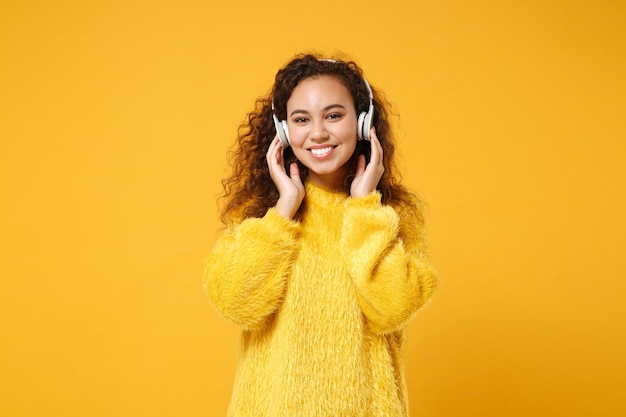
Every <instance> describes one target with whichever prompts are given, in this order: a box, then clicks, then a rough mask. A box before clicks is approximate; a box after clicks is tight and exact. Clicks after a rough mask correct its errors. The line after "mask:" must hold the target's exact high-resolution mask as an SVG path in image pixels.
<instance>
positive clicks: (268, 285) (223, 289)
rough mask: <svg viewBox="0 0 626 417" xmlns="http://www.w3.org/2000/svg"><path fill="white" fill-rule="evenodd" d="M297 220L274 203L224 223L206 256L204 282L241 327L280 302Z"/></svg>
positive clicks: (252, 325) (259, 321) (260, 319)
mask: <svg viewBox="0 0 626 417" xmlns="http://www.w3.org/2000/svg"><path fill="white" fill-rule="evenodd" d="M298 228H299V223H297V222H295V221H291V220H286V219H284V218H282V217H280V215H278V213H277V212H276V210H275V209H270V210H268V212H267V214H266V215H265V216H264V217H263V218H249V219H246V220H244V221H243V222H242V223H241V224H239V225H236V226H234V227H231V228H229V229H227V231H226V232H225V233H224V235H223V236H221V237H220V238H219V239H218V241H217V242H216V244H215V246H214V248H213V250H212V251H211V253H210V254H209V255H208V257H207V258H206V260H205V265H204V266H205V268H204V285H205V289H206V292H207V294H208V296H209V298H210V299H211V300H212V302H213V304H215V306H216V307H217V309H218V310H219V311H220V313H221V314H222V315H223V316H224V317H225V318H227V319H229V320H231V321H233V322H234V323H236V324H237V325H239V326H240V327H241V328H243V329H244V330H253V329H256V328H258V327H260V326H262V324H263V322H264V319H265V318H267V317H268V316H269V315H270V314H271V313H273V312H274V311H275V310H276V309H277V307H278V305H279V304H280V302H281V300H282V298H283V294H284V291H285V287H286V281H287V276H288V273H289V269H290V266H291V264H292V262H293V260H294V257H295V253H296V247H297V245H296V239H297V233H298Z"/></svg>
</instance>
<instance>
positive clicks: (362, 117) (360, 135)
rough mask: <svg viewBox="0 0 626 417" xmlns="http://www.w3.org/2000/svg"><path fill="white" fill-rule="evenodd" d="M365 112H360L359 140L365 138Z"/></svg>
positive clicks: (357, 133)
mask: <svg viewBox="0 0 626 417" xmlns="http://www.w3.org/2000/svg"><path fill="white" fill-rule="evenodd" d="M365 116H366V114H365V112H361V114H359V121H358V122H357V125H356V135H357V137H358V138H359V140H363V139H365V137H364V136H363V126H364V124H365Z"/></svg>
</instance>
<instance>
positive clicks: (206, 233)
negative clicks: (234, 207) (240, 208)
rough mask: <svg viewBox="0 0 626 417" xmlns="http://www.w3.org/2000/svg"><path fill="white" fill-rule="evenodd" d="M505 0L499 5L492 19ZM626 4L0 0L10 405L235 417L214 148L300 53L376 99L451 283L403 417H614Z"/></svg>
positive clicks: (414, 347) (0, 353)
mask: <svg viewBox="0 0 626 417" xmlns="http://www.w3.org/2000/svg"><path fill="white" fill-rule="evenodd" d="M505 3H506V4H505ZM625 12H626V6H624V4H623V3H622V2H618V1H595V2H591V1H556V0H555V1H539V0H532V1H526V2H511V3H510V4H509V3H508V2H501V1H495V0H494V1H484V0H478V1H449V0H447V1H439V2H431V1H405V0H403V1H399V0H390V1H386V2H383V3H382V4H381V3H380V2H375V1H371V0H370V1H364V0H361V1H353V0H349V1H343V2H336V1H333V2H330V1H326V0H320V1H318V2H305V3H301V2H279V1H264V2H247V1H246V2H243V1H236V0H235V1H227V2H210V1H193V0H180V1H171V0H164V1H159V2H150V1H133V0H129V1H120V0H116V1H107V2H84V1H69V0H58V1H53V2H50V1H43V0H40V1H24V2H16V1H14V2H9V1H6V0H5V1H1V2H0V138H1V147H0V173H1V196H2V204H1V206H0V210H1V216H0V234H1V236H2V239H1V242H2V243H1V245H2V246H1V247H0V277H1V284H0V316H1V319H0V338H1V341H0V415H2V416H11V417H17V416H20V417H21V416H46V417H53V416H63V417H73V416H90V417H97V416H134V417H137V416H151V417H154V416H176V415H183V416H188V417H191V416H219V415H224V411H225V409H226V406H227V403H228V399H229V396H230V390H231V384H232V380H233V374H234V370H235V365H236V351H237V337H238V334H237V329H236V328H235V327H234V326H233V325H231V324H229V323H227V322H226V321H224V320H223V319H222V318H220V317H219V316H218V315H217V313H216V311H215V310H214V309H213V308H212V306H211V305H210V303H209V301H208V300H207V298H206V297H205V295H204V294H203V292H202V285H201V272H202V264H201V260H202V257H203V256H204V255H205V254H206V253H207V252H208V251H209V250H210V248H211V245H212V243H213V241H214V239H215V237H216V231H217V229H218V228H219V227H220V225H219V223H218V220H217V212H216V204H215V200H216V196H217V194H219V192H220V179H221V178H222V177H223V176H224V173H225V169H226V156H225V155H226V150H227V148H228V146H229V145H230V143H232V140H233V139H234V136H235V132H236V128H237V125H238V123H239V122H241V121H242V120H243V117H244V115H245V113H246V112H247V111H248V110H250V109H251V108H252V103H253V101H254V99H255V98H256V97H257V96H259V95H262V94H264V93H266V92H267V90H268V89H269V88H270V86H271V84H272V81H273V76H274V74H275V72H276V70H277V69H278V68H279V67H280V66H281V65H283V64H284V63H285V62H286V61H287V60H288V59H289V58H290V57H291V56H292V54H293V53H296V52H301V51H307V50H310V49H315V50H318V51H322V52H326V53H332V52H333V51H335V50H338V51H343V52H345V53H347V54H349V55H350V56H351V57H352V58H354V59H355V60H357V61H358V62H359V63H360V64H361V65H362V66H363V68H364V69H365V74H366V76H367V78H368V80H369V81H370V82H371V84H373V85H375V86H377V87H379V88H381V89H382V90H384V91H385V93H386V94H387V96H388V98H389V99H390V101H391V102H392V103H393V104H394V105H395V109H396V111H397V113H398V114H399V115H400V117H399V119H397V120H396V126H397V129H398V137H399V142H400V151H401V157H402V160H401V164H400V165H401V167H402V168H403V171H404V173H405V181H406V183H407V184H408V185H409V186H411V187H412V188H414V189H416V190H417V191H418V192H419V193H420V194H421V195H422V196H423V198H424V199H425V200H427V201H428V203H429V205H430V228H429V229H430V236H431V252H432V259H433V262H434V264H435V265H436V266H437V268H438V269H439V271H440V273H441V280H442V283H441V288H440V290H439V291H438V293H437V294H436V296H435V298H434V300H433V303H432V304H431V305H430V307H429V308H428V309H427V310H425V311H424V312H423V314H422V315H421V316H419V317H418V318H417V319H416V320H415V321H414V322H413V323H412V324H411V327H410V329H409V343H408V346H407V351H406V361H407V375H408V385H409V390H410V397H411V398H410V401H411V408H412V411H413V415H415V416H430V417H440V416H441V417H443V416H446V417H447V416H474V415H475V416H481V417H491V416H493V417H502V416H536V417H541V416H546V417H547V416H554V415H564V416H565V415H567V416H570V417H575V416H623V415H625V414H626V400H624V388H626V360H625V352H626V336H625V333H626V332H625V331H624V327H625V326H624V324H625V323H624V321H625V320H624V318H625V317H626V309H625V307H624V301H623V299H624V295H625V289H626V288H625V287H626V285H625V280H624V277H625V272H626V270H625V269H626V267H625V262H624V249H625V245H624V242H625V240H626V233H625V230H626V227H625V220H624V218H625V214H624V213H625V212H626V197H625V196H626V189H625V188H626V187H625V179H626V172H625V171H626V168H625V167H626V145H625V142H626V127H625V120H626V105H625V99H624V97H626V82H625V77H624V74H626V13H625Z"/></svg>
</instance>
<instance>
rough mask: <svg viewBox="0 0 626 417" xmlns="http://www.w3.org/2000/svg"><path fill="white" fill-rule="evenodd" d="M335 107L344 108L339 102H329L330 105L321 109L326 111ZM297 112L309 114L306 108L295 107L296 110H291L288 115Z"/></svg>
mask: <svg viewBox="0 0 626 417" xmlns="http://www.w3.org/2000/svg"><path fill="white" fill-rule="evenodd" d="M335 108H340V109H344V110H345V106H343V105H341V104H330V105H328V106H326V107H324V109H323V110H324V111H328V110H332V109H335ZM299 113H301V114H309V112H308V111H306V110H300V109H296V110H294V111H292V112H291V114H290V116H293V115H294V114H299Z"/></svg>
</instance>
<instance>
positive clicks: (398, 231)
mask: <svg viewBox="0 0 626 417" xmlns="http://www.w3.org/2000/svg"><path fill="white" fill-rule="evenodd" d="M425 240H426V238H425V232H424V230H423V227H422V226H421V224H420V222H419V221H418V219H417V215H416V213H415V212H408V211H405V212H403V213H402V216H399V215H398V213H396V211H395V210H394V208H392V207H390V206H386V205H383V204H381V195H380V193H379V192H377V191H374V192H372V193H371V194H370V195H368V196H366V197H362V198H349V199H348V200H347V201H346V211H345V214H344V223H343V231H342V240H341V250H342V255H343V257H344V259H345V262H346V267H347V270H348V273H349V274H350V276H351V277H352V279H353V280H354V283H355V286H356V289H357V296H358V300H359V304H360V306H361V310H362V311H363V314H364V315H365V317H366V319H367V323H368V326H369V328H370V329H371V330H372V331H373V332H375V333H389V332H392V331H395V330H398V329H400V328H402V327H403V326H404V325H406V323H407V322H408V321H409V320H410V319H411V318H412V316H413V315H414V314H415V313H416V312H417V310H418V309H419V308H420V307H422V306H423V305H424V304H426V302H427V301H428V300H429V299H430V297H431V295H432V293H433V291H434V289H435V287H436V286H437V276H436V273H435V271H434V269H433V268H432V266H431V265H430V262H429V260H428V256H427V253H426V242H425Z"/></svg>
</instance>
